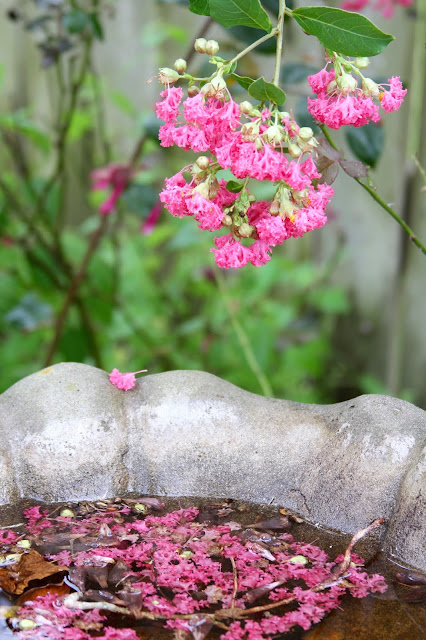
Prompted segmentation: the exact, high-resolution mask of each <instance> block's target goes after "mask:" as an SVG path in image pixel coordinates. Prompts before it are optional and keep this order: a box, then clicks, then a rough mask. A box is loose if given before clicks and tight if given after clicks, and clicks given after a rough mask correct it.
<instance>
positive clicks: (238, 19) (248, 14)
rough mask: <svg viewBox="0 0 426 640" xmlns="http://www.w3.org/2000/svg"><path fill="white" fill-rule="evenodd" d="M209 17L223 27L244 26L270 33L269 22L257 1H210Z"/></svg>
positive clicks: (270, 26)
mask: <svg viewBox="0 0 426 640" xmlns="http://www.w3.org/2000/svg"><path fill="white" fill-rule="evenodd" d="M204 15H208V14H204ZM210 16H211V17H212V18H213V20H216V22H219V24H221V25H223V26H224V27H236V26H238V25H244V26H246V27H254V28H257V29H263V30H264V31H267V32H268V33H270V32H271V31H272V24H271V21H270V20H269V17H268V14H267V13H266V11H265V9H264V8H263V7H262V5H261V4H260V1H259V0H210Z"/></svg>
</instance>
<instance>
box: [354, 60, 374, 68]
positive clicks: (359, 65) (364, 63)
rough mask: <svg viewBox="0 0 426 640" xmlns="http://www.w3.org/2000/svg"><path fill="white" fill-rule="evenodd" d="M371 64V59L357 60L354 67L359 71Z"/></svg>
mask: <svg viewBox="0 0 426 640" xmlns="http://www.w3.org/2000/svg"><path fill="white" fill-rule="evenodd" d="M369 64H370V59H369V58H355V60H354V67H356V68H357V69H366V68H367V67H368V65H369Z"/></svg>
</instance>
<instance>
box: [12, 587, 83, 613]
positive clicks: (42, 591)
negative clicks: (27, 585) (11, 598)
mask: <svg viewBox="0 0 426 640" xmlns="http://www.w3.org/2000/svg"><path fill="white" fill-rule="evenodd" d="M70 591H71V589H70V588H69V586H68V585H66V584H64V583H63V582H61V584H46V585H45V586H44V587H34V588H33V589H27V591H25V593H23V594H22V595H20V596H19V598H18V599H17V601H16V604H17V605H19V606H20V607H22V606H23V605H24V604H25V603H26V602H30V601H32V600H34V599H35V598H37V597H38V596H46V595H48V594H51V593H52V594H55V595H56V596H58V597H59V596H66V595H67V594H68V593H69V592H70Z"/></svg>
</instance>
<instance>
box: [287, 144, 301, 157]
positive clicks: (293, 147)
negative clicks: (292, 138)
mask: <svg viewBox="0 0 426 640" xmlns="http://www.w3.org/2000/svg"><path fill="white" fill-rule="evenodd" d="M288 152H289V154H290V155H291V157H292V158H300V156H301V155H302V149H301V148H300V147H299V146H298V145H297V144H294V142H290V144H289V145H288Z"/></svg>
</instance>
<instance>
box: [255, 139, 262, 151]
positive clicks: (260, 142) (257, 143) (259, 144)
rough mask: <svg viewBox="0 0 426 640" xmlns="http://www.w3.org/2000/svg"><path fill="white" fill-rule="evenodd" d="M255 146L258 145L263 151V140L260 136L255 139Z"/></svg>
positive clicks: (259, 149) (258, 148)
mask: <svg viewBox="0 0 426 640" xmlns="http://www.w3.org/2000/svg"><path fill="white" fill-rule="evenodd" d="M254 146H255V147H256V149H257V150H258V151H261V150H262V149H263V142H262V140H261V139H260V138H256V140H255V141H254Z"/></svg>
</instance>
